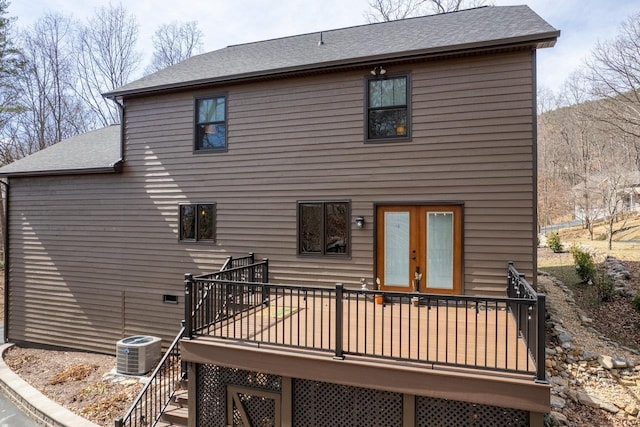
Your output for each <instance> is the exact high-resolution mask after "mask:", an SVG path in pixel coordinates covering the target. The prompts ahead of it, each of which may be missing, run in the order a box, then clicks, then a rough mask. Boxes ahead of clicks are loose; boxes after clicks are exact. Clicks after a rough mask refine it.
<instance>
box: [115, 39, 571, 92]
mask: <svg viewBox="0 0 640 427" xmlns="http://www.w3.org/2000/svg"><path fill="white" fill-rule="evenodd" d="M559 36H560V31H559V30H556V31H550V32H548V33H541V34H536V35H535V37H531V36H522V37H513V38H509V39H502V40H497V41H496V40H492V41H486V42H477V43H468V44H462V45H457V46H455V47H452V46H447V47H437V48H429V49H422V50H416V51H408V52H402V53H391V54H383V55H375V56H368V57H362V58H349V59H345V60H339V61H330V62H321V63H313V64H305V65H302V66H295V67H287V68H279V69H272V70H262V71H256V72H252V73H244V74H235V75H230V76H223V77H219V78H208V79H201V80H191V81H185V82H178V83H171V84H167V85H159V86H150V87H147V88H140V89H132V90H124V91H118V90H115V91H112V92H107V93H104V94H103V96H104V97H105V98H109V99H113V98H117V97H127V96H132V95H148V94H152V93H159V92H165V91H175V90H182V89H194V88H198V87H202V86H207V85H212V84H222V83H236V82H241V81H245V80H253V79H259V78H267V77H276V76H279V77H282V76H285V75H288V74H295V73H301V72H313V71H328V70H330V69H338V68H343V67H354V66H366V65H370V64H375V63H377V62H380V61H403V60H407V59H418V58H425V59H426V58H432V57H436V56H451V55H457V54H460V53H465V52H471V51H478V52H481V51H483V50H487V49H506V48H512V47H517V46H523V47H524V46H530V47H531V48H534V49H539V48H546V47H553V46H554V45H555V43H556V40H557V38H558V37H559Z"/></svg>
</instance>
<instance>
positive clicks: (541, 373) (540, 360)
mask: <svg viewBox="0 0 640 427" xmlns="http://www.w3.org/2000/svg"><path fill="white" fill-rule="evenodd" d="M545 304H546V295H545V294H538V303H537V305H538V313H537V315H538V331H537V332H538V343H537V345H538V347H537V357H536V358H537V360H536V365H537V372H536V382H537V383H540V384H549V381H547V375H546V366H545V364H544V361H545V357H546V353H545V341H546V336H547V331H546V327H547V325H546V318H545V311H546V310H545Z"/></svg>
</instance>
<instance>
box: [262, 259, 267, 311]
mask: <svg viewBox="0 0 640 427" xmlns="http://www.w3.org/2000/svg"><path fill="white" fill-rule="evenodd" d="M261 265H262V277H261V283H263V284H264V283H269V260H268V259H267V258H262V264H261ZM262 304H264V305H268V304H269V288H267V287H266V286H263V287H262Z"/></svg>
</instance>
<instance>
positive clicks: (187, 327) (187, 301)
mask: <svg viewBox="0 0 640 427" xmlns="http://www.w3.org/2000/svg"><path fill="white" fill-rule="evenodd" d="M191 295H193V275H191V274H190V273H186V274H185V275H184V335H183V338H186V339H191V338H192V337H193V329H192V327H193V325H192V324H191V323H192V313H191V310H192V306H191V305H192V300H191Z"/></svg>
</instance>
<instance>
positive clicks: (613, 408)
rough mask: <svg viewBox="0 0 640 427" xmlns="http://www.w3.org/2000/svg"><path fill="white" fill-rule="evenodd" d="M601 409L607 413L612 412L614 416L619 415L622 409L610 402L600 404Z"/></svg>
mask: <svg viewBox="0 0 640 427" xmlns="http://www.w3.org/2000/svg"><path fill="white" fill-rule="evenodd" d="M600 409H604V410H605V411H607V412H611V413H612V414H617V413H618V412H620V409H619V408H618V407H617V406H616V405H614V404H612V403H609V402H600Z"/></svg>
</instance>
